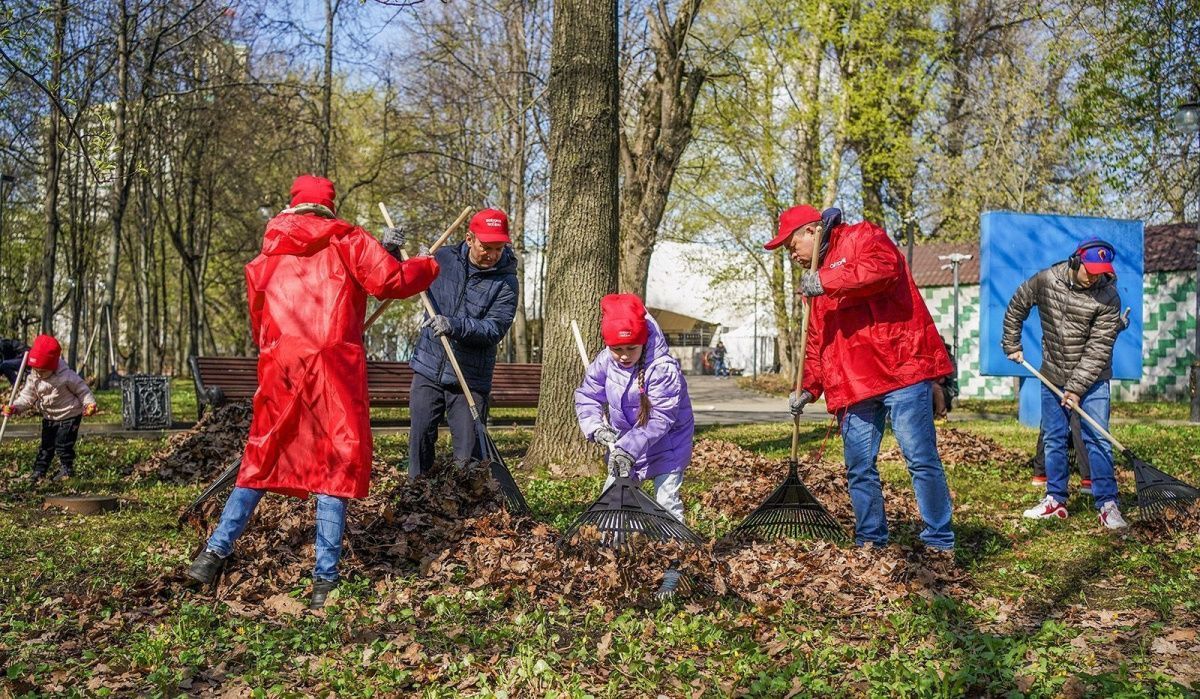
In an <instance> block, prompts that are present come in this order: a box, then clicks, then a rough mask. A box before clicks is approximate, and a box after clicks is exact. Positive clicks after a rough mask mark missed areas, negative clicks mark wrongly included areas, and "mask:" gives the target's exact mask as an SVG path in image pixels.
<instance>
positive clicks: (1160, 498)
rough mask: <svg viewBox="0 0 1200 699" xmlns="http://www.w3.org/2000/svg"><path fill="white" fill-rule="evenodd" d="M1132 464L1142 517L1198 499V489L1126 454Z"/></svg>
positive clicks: (1199, 494)
mask: <svg viewBox="0 0 1200 699" xmlns="http://www.w3.org/2000/svg"><path fill="white" fill-rule="evenodd" d="M1126 457H1127V458H1129V462H1130V465H1132V466H1133V476H1134V481H1135V483H1136V487H1137V499H1138V510H1140V512H1141V514H1142V516H1144V517H1154V516H1156V515H1159V514H1162V512H1163V510H1165V509H1167V508H1168V507H1174V506H1187V505H1190V504H1192V503H1193V502H1195V501H1196V500H1197V499H1200V489H1197V488H1196V487H1194V486H1191V485H1188V484H1187V483H1184V482H1183V481H1181V480H1179V479H1178V478H1175V477H1174V476H1170V475H1168V474H1166V473H1163V472H1162V471H1160V470H1158V469H1157V468H1155V467H1153V466H1151V465H1150V464H1148V463H1146V462H1145V461H1142V460H1141V459H1138V458H1137V457H1133V456H1132V455H1130V454H1126Z"/></svg>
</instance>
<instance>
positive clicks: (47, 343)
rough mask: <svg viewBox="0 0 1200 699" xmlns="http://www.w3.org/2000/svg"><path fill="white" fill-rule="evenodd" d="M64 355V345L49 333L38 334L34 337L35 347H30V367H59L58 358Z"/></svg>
mask: <svg viewBox="0 0 1200 699" xmlns="http://www.w3.org/2000/svg"><path fill="white" fill-rule="evenodd" d="M59 357H62V347H61V346H60V345H59V344H58V340H55V339H54V338H53V337H50V336H49V335H38V336H37V337H35V338H34V339H33V347H30V348H29V360H28V362H27V364H29V368H31V369H57V368H58V359H59Z"/></svg>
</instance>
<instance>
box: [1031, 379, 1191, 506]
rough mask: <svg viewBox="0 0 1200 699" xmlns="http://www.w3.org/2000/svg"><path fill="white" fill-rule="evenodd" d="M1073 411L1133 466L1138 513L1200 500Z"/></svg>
mask: <svg viewBox="0 0 1200 699" xmlns="http://www.w3.org/2000/svg"><path fill="white" fill-rule="evenodd" d="M1021 366H1023V367H1025V368H1026V369H1028V370H1029V371H1030V373H1032V374H1033V375H1034V376H1036V377H1038V380H1040V381H1041V382H1042V384H1043V385H1044V386H1045V387H1046V388H1048V389H1050V391H1051V392H1053V393H1054V395H1056V396H1058V397H1059V399H1060V400H1061V399H1062V397H1063V392H1062V391H1060V390H1058V386H1055V385H1054V384H1052V383H1050V381H1049V380H1047V379H1046V377H1045V376H1043V375H1042V373H1041V372H1040V371H1038V370H1037V369H1034V368H1033V365H1031V364H1030V363H1029V362H1027V361H1025V360H1024V359H1022V360H1021ZM1071 409H1072V410H1074V411H1075V412H1077V413H1079V417H1080V418H1082V419H1083V420H1084V421H1086V422H1087V424H1089V425H1091V426H1092V429H1094V430H1096V431H1097V432H1099V433H1100V434H1102V435H1104V436H1105V437H1106V438H1107V439H1108V441H1110V442H1112V444H1113V446H1114V447H1116V449H1117V451H1119V452H1121V455H1122V456H1124V457H1125V460H1126V461H1127V462H1129V467H1130V468H1132V469H1133V478H1134V483H1135V487H1136V489H1137V501H1138V510H1139V511H1140V513H1141V515H1142V516H1143V517H1147V518H1148V517H1154V516H1156V515H1160V514H1162V512H1163V510H1165V509H1167V508H1168V507H1172V506H1175V505H1184V506H1186V505H1189V504H1191V503H1193V502H1195V501H1196V500H1197V499H1200V489H1197V488H1196V487H1194V486H1190V485H1188V484H1187V483H1184V482H1183V481H1181V480H1179V479H1178V478H1175V477H1174V476H1171V475H1169V474H1167V473H1164V472H1162V471H1160V470H1158V469H1157V468H1155V467H1153V466H1151V465H1150V464H1148V463H1146V462H1145V461H1142V460H1141V459H1139V458H1137V456H1136V455H1135V454H1134V453H1133V452H1132V451H1130V450H1129V449H1128V448H1126V447H1125V445H1123V444H1121V443H1120V442H1118V441H1117V438H1116V437H1114V436H1112V433H1111V432H1109V431H1108V430H1106V429H1104V428H1103V427H1101V426H1100V423H1098V422H1096V420H1095V419H1093V418H1092V416H1091V415H1088V414H1087V413H1085V412H1084V411H1083V408H1081V407H1079V406H1078V405H1076V404H1074V403H1073V404H1071Z"/></svg>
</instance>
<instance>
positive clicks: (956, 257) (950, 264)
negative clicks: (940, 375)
mask: <svg viewBox="0 0 1200 699" xmlns="http://www.w3.org/2000/svg"><path fill="white" fill-rule="evenodd" d="M973 257H974V255H964V254H962V253H961V252H956V253H953V254H951V255H938V259H939V260H945V261H946V262H947V264H944V265H942V269H949V270H953V272H954V356H955V357H958V356H959V351H958V267H959V265H961V264H962V263H964V262H966V261H967V260H969V259H971V258H973Z"/></svg>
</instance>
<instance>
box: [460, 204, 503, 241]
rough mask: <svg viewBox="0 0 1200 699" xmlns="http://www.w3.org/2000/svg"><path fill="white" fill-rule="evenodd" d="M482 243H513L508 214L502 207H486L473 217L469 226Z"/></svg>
mask: <svg viewBox="0 0 1200 699" xmlns="http://www.w3.org/2000/svg"><path fill="white" fill-rule="evenodd" d="M467 227H468V228H469V229H470V230H471V232H472V233H474V234H475V237H476V238H479V241H480V242H481V243H511V242H512V238H510V237H508V214H506V213H504V212H503V211H501V210H500V209H484V210H483V211H480V212H479V213H477V214H475V215H474V216H472V217H471V223H470V225H468V226H467Z"/></svg>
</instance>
